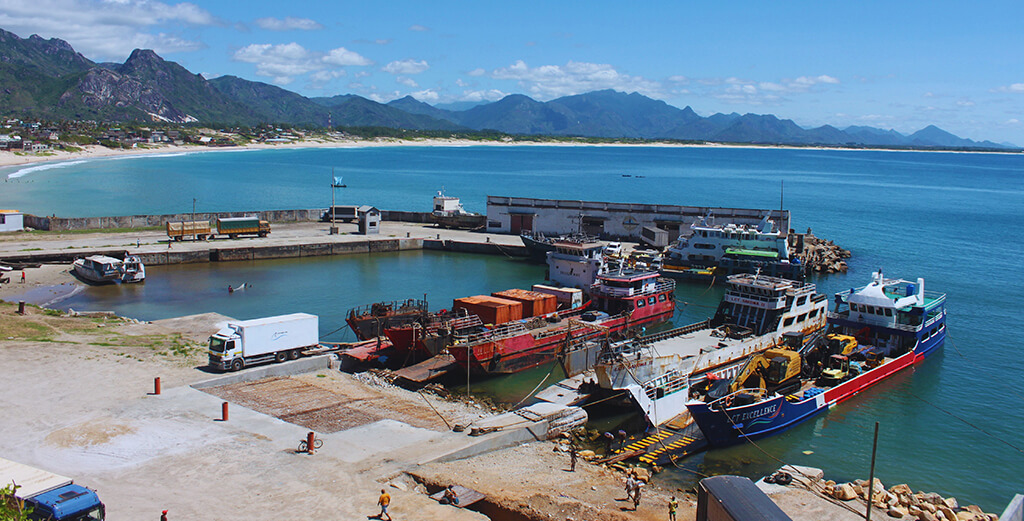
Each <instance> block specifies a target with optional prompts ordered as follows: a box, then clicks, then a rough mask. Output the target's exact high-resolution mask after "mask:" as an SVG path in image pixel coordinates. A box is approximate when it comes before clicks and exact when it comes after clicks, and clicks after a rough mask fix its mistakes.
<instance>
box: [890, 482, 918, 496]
mask: <svg viewBox="0 0 1024 521" xmlns="http://www.w3.org/2000/svg"><path fill="white" fill-rule="evenodd" d="M889 492H892V493H893V494H898V495H904V494H913V493H914V491H913V490H910V487H909V486H908V485H907V484H906V483H900V484H899V485H893V487H892V488H890V489H889Z"/></svg>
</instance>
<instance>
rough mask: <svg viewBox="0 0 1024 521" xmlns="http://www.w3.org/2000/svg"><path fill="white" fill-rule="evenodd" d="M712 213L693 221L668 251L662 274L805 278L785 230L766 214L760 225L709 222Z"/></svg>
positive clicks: (695, 277) (692, 276)
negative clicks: (743, 274)
mask: <svg viewBox="0 0 1024 521" xmlns="http://www.w3.org/2000/svg"><path fill="white" fill-rule="evenodd" d="M710 221H711V214H710V213H709V214H708V215H707V216H705V217H703V218H701V219H700V220H699V221H695V222H694V223H693V224H691V225H690V235H689V236H687V237H680V238H679V239H678V240H677V241H676V242H675V243H673V244H672V245H670V246H669V248H668V249H667V250H666V251H665V255H664V259H663V262H662V266H663V270H662V274H663V275H665V276H671V277H678V278H683V279H700V278H711V277H716V276H725V275H733V274H736V273H755V272H758V273H761V274H764V275H769V276H775V277H781V278H786V279H790V280H803V279H804V276H805V270H804V266H803V264H801V263H800V261H799V259H797V258H796V257H794V256H792V255H791V251H790V247H789V243H788V240H787V237H786V234H785V233H784V232H783V231H782V230H780V229H777V226H776V225H775V223H774V222H773V221H772V220H771V219H769V218H768V216H767V215H765V216H764V217H763V218H762V219H761V222H760V223H759V224H758V225H757V226H749V225H745V224H735V223H728V224H724V225H716V224H713V223H711V222H710Z"/></svg>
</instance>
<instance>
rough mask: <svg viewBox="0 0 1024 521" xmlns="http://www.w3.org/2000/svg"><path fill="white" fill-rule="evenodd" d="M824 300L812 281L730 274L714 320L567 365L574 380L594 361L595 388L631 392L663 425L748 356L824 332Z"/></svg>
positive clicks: (566, 360) (576, 356)
mask: <svg viewBox="0 0 1024 521" xmlns="http://www.w3.org/2000/svg"><path fill="white" fill-rule="evenodd" d="M827 300H828V299H827V297H826V296H825V295H822V294H819V293H817V291H816V287H815V285H814V284H810V283H805V282H799V281H792V280H786V279H780V278H777V277H768V276H764V275H756V274H738V275H732V276H730V277H729V278H728V280H727V286H726V291H725V294H724V295H723V297H722V302H721V304H719V306H718V309H717V311H716V312H715V314H714V316H713V317H712V318H709V319H707V320H705V321H703V322H698V323H696V324H691V325H688V326H684V327H680V328H677V329H672V330H669V331H665V332H661V333H656V334H654V335H647V336H644V337H641V338H638V339H636V340H633V341H631V342H620V343H612V344H608V345H606V346H599V349H600V351H599V352H598V353H596V356H595V354H591V353H575V352H572V351H569V352H567V356H564V357H563V364H564V365H565V366H566V374H570V375H571V374H576V373H579V372H580V371H581V370H584V369H586V368H587V367H584V366H581V364H586V363H587V361H588V359H596V361H597V363H596V364H594V366H593V368H594V370H595V372H596V376H597V382H598V385H599V386H600V387H601V388H602V389H605V390H607V391H614V392H622V391H625V392H627V393H629V395H630V396H631V397H632V399H633V401H634V402H635V403H636V404H637V405H638V406H639V407H640V409H641V411H642V412H643V413H644V416H645V417H646V418H647V420H648V421H649V422H650V423H651V425H653V426H660V425H662V424H664V423H666V422H668V421H670V420H672V419H673V418H675V417H677V416H678V415H680V414H682V413H684V412H686V402H687V401H688V400H689V398H690V392H691V387H697V386H700V385H702V384H703V383H704V382H706V381H707V380H708V379H722V378H729V377H731V376H732V375H734V374H736V372H737V370H738V369H739V367H740V366H741V365H742V364H743V363H744V361H745V360H746V359H747V358H748V357H749V356H751V355H752V354H755V353H759V352H762V351H764V350H766V349H770V348H773V347H776V346H778V345H782V344H783V343H784V342H785V341H786V337H787V334H789V333H797V334H799V335H801V336H800V337H799V338H801V339H802V338H803V335H812V334H815V333H818V332H821V331H823V330H824V328H825V320H826V313H827V311H828V303H827ZM581 348H584V346H581Z"/></svg>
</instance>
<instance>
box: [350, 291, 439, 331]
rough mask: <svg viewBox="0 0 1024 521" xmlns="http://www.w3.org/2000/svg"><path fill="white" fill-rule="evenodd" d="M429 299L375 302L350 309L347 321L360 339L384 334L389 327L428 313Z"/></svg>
mask: <svg viewBox="0 0 1024 521" xmlns="http://www.w3.org/2000/svg"><path fill="white" fill-rule="evenodd" d="M427 311H428V308H427V301H426V300H425V299H424V300H418V299H413V298H411V299H407V300H403V301H395V302H375V303H373V304H368V305H366V306H360V307H357V308H352V309H350V310H348V316H347V317H346V319H345V322H346V323H348V325H349V327H350V328H352V331H353V332H354V333H355V334H356V338H358V339H359V340H369V339H371V338H377V337H378V336H382V335H383V334H384V331H385V330H386V329H387V328H389V327H397V326H401V325H404V324H409V323H411V322H413V321H414V320H416V319H417V318H419V317H420V315H422V314H424V313H427Z"/></svg>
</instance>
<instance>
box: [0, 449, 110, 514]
mask: <svg viewBox="0 0 1024 521" xmlns="http://www.w3.org/2000/svg"><path fill="white" fill-rule="evenodd" d="M0 481H2V483H0V487H6V486H9V485H12V484H14V485H16V486H17V487H18V488H17V489H16V490H15V492H14V495H15V497H17V498H18V499H21V500H23V501H24V502H25V506H26V507H28V508H31V509H32V512H31V513H30V514H29V516H28V517H29V519H52V520H56V521H103V518H104V516H105V514H106V512H105V508H104V506H103V503H101V502H100V498H99V496H97V495H96V492H95V491H93V490H90V489H88V488H85V487H83V486H81V485H76V484H74V482H73V481H72V479H71V478H68V477H64V476H59V475H57V474H54V473H52V472H47V471H45V470H43V469H37V468H35V467H30V466H28V465H25V464H22V463H18V462H15V461H11V460H8V459H4V458H0Z"/></svg>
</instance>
